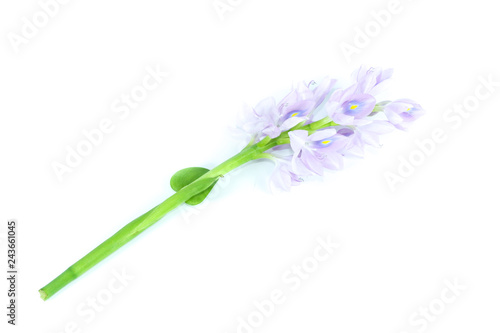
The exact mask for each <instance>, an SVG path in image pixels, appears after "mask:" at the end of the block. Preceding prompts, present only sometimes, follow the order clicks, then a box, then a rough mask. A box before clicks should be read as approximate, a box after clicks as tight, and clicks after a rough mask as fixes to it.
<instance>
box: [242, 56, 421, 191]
mask: <svg viewBox="0 0 500 333" xmlns="http://www.w3.org/2000/svg"><path fill="white" fill-rule="evenodd" d="M392 72H393V71H392V69H381V68H367V67H364V66H363V67H360V68H359V69H358V70H356V71H354V72H353V74H352V83H351V84H350V85H349V86H347V87H346V88H339V87H334V85H335V84H336V80H333V79H330V78H326V79H324V80H322V81H321V82H320V83H319V84H318V85H316V84H311V83H310V84H305V83H300V84H299V85H298V86H297V87H295V88H294V89H293V90H292V91H291V92H290V93H289V94H288V95H287V96H285V97H284V98H283V99H282V100H281V101H280V102H279V103H275V101H274V99H272V98H271V99H266V100H264V101H262V102H260V103H259V104H258V105H257V106H256V107H255V109H252V110H250V119H247V122H246V123H244V124H242V126H240V127H241V128H242V129H244V131H246V132H250V133H252V134H253V138H254V142H260V144H261V145H263V146H264V147H265V145H266V144H267V142H270V140H273V142H274V140H277V141H276V142H280V144H279V145H277V146H276V145H274V146H272V147H270V149H269V150H267V151H266V153H267V155H266V157H268V158H270V159H272V160H273V161H274V162H275V164H276V168H275V171H274V172H273V175H272V176H271V183H272V184H273V185H274V186H275V187H277V188H280V189H285V190H288V189H290V187H291V186H295V185H298V184H300V183H301V182H302V181H303V179H305V178H307V177H309V176H313V175H320V176H321V175H323V174H324V171H325V170H326V169H328V170H338V169H341V168H342V166H343V159H344V157H350V156H356V157H361V156H363V155H364V150H365V147H366V146H375V147H378V146H380V136H381V135H382V134H386V133H390V132H392V131H393V130H395V129H403V130H405V129H407V128H408V126H409V125H410V124H411V123H412V122H413V121H415V120H416V119H417V118H418V117H420V116H421V115H422V114H423V112H424V111H423V109H422V107H421V106H420V105H418V104H417V103H415V102H413V101H411V100H409V99H397V100H394V101H379V102H377V97H376V96H377V95H378V94H379V93H380V92H382V91H383V90H385V89H386V88H387V86H388V83H389V82H390V78H391V77H392ZM325 115H326V117H325Z"/></svg>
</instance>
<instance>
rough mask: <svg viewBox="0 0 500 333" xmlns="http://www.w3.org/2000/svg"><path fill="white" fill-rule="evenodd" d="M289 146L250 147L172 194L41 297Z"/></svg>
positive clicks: (284, 137)
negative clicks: (227, 179)
mask: <svg viewBox="0 0 500 333" xmlns="http://www.w3.org/2000/svg"><path fill="white" fill-rule="evenodd" d="M333 125H334V123H333V122H331V121H327V119H326V118H325V119H322V120H319V121H317V122H315V123H312V124H309V125H305V126H304V125H302V126H300V127H299V128H294V130H295V129H303V130H307V131H309V132H310V133H314V132H315V131H316V130H318V129H321V128H325V127H329V126H333ZM289 142H290V138H289V136H288V132H283V133H282V134H281V135H280V136H279V137H277V138H274V139H270V138H266V139H264V140H262V141H261V142H259V143H257V144H254V145H250V146H247V147H246V148H244V149H243V150H242V151H241V152H240V153H238V154H236V155H235V156H233V157H231V158H230V159H228V160H227V161H225V162H224V163H222V164H220V165H219V166H217V167H215V168H214V169H212V170H210V171H208V172H207V173H205V174H204V175H203V176H201V177H200V178H198V179H197V180H196V181H194V182H193V183H191V184H189V185H187V186H185V187H184V188H182V189H181V190H179V191H178V192H177V193H175V194H173V195H172V196H171V197H169V198H168V199H166V200H165V201H163V202H162V203H160V204H159V205H158V206H156V207H154V208H153V209H151V210H150V211H148V212H146V213H145V214H143V215H141V216H139V217H138V218H136V219H135V220H133V221H132V222H130V223H128V224H127V225H125V226H124V227H123V228H121V229H120V230H119V231H118V232H116V233H115V234H114V235H113V236H111V237H109V238H108V239H107V240H105V241H104V242H103V243H101V244H100V245H99V246H97V247H96V248H95V249H94V250H92V251H90V252H89V253H88V254H87V255H85V256H84V257H83V258H81V259H80V260H78V261H77V262H76V263H75V264H73V265H72V266H71V267H69V268H68V269H66V270H65V271H64V272H63V273H61V274H60V275H59V276H58V277H56V278H55V279H54V280H52V281H51V282H50V283H49V284H47V285H46V286H45V287H43V288H42V289H40V290H39V292H40V297H41V298H42V299H43V300H47V299H49V298H50V297H51V296H53V295H54V294H55V293H57V292H58V291H59V290H61V289H62V288H63V287H65V286H66V285H68V284H69V283H70V282H72V281H73V280H75V279H76V278H78V277H79V276H81V275H82V274H83V273H85V272H86V271H88V270H89V269H90V268H92V267H94V266H95V265H96V264H98V263H99V262H100V261H102V260H103V259H105V258H106V257H107V256H109V255H110V254H112V253H113V252H115V251H116V250H118V249H119V248H120V247H122V246H123V245H125V244H126V243H128V242H129V241H131V240H132V239H134V238H135V237H136V236H138V235H139V234H140V233H142V232H143V231H144V230H146V229H147V228H149V227H150V226H152V225H153V224H155V223H156V222H158V221H159V220H160V219H161V218H162V217H163V216H165V215H166V214H167V213H168V212H170V211H172V210H173V209H175V208H176V207H178V206H180V205H181V204H183V203H185V202H186V201H187V200H189V199H190V198H192V197H193V196H195V195H197V194H199V193H201V192H203V191H204V190H206V189H207V188H209V187H210V186H211V185H213V184H214V183H215V182H216V181H217V180H218V179H219V178H220V177H222V176H223V175H225V174H227V173H228V172H230V171H231V170H234V169H235V168H237V167H239V166H241V165H243V164H245V163H247V162H249V161H252V160H255V159H259V158H264V157H267V154H265V151H267V150H268V149H270V148H273V147H275V146H277V145H283V144H287V143H289Z"/></svg>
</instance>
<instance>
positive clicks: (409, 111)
mask: <svg viewBox="0 0 500 333" xmlns="http://www.w3.org/2000/svg"><path fill="white" fill-rule="evenodd" d="M384 112H385V114H386V115H387V118H388V119H389V121H390V122H391V123H392V124H394V126H395V127H396V128H398V129H401V130H406V129H408V127H409V126H410V125H411V124H412V123H413V122H414V121H415V120H417V119H418V118H420V117H421V116H422V115H423V114H424V110H423V109H422V107H421V106H420V105H419V104H417V103H415V102H414V101H412V100H410V99H397V100H395V101H393V102H390V103H388V104H387V105H385V107H384Z"/></svg>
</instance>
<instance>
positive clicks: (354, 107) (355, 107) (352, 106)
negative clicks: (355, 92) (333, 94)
mask: <svg viewBox="0 0 500 333" xmlns="http://www.w3.org/2000/svg"><path fill="white" fill-rule="evenodd" d="M358 106H359V105H356V104H354V105H351V107H350V108H349V109H351V110H355V109H357V108H358Z"/></svg>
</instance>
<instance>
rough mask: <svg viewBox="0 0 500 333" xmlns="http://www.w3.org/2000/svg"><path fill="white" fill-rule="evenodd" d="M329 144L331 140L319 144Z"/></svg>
mask: <svg viewBox="0 0 500 333" xmlns="http://www.w3.org/2000/svg"><path fill="white" fill-rule="evenodd" d="M330 142H332V140H325V141H321V143H322V144H324V145H327V144H329V143H330Z"/></svg>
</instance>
